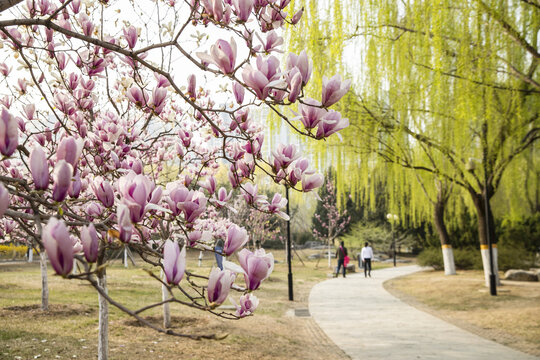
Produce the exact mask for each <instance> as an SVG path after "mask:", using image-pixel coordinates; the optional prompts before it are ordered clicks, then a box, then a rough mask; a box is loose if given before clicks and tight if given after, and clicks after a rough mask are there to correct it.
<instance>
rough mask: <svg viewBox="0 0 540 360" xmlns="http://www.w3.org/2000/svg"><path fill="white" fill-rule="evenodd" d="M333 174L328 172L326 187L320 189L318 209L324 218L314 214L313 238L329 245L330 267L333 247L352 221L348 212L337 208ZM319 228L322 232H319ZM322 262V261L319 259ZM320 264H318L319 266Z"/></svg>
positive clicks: (330, 265)
mask: <svg viewBox="0 0 540 360" xmlns="http://www.w3.org/2000/svg"><path fill="white" fill-rule="evenodd" d="M333 178H334V177H333V176H332V172H331V171H329V172H328V176H327V178H326V181H325V185H324V187H323V188H321V189H320V193H321V195H322V196H321V202H320V203H319V204H318V206H317V209H319V208H322V210H324V211H321V212H324V216H321V214H319V213H317V210H315V214H313V221H314V222H315V224H314V226H313V236H314V237H315V238H317V239H318V240H319V241H321V242H323V243H324V244H326V245H328V267H332V263H331V260H330V251H331V246H333V245H334V240H335V239H336V238H337V237H339V236H340V235H341V234H343V233H344V232H345V231H346V230H347V225H349V222H350V221H351V217H350V216H349V215H348V214H347V210H343V211H340V210H339V208H338V206H337V196H336V187H335V185H334V181H333ZM317 228H319V229H320V230H317ZM319 260H320V259H319ZM318 264H319V262H317V265H318Z"/></svg>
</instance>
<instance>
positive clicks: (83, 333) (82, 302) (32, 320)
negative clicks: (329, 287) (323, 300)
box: [0, 263, 348, 360]
mask: <svg viewBox="0 0 540 360" xmlns="http://www.w3.org/2000/svg"><path fill="white" fill-rule="evenodd" d="M196 270H197V271H200V272H202V273H204V272H208V271H209V270H210V266H209V265H206V266H203V267H202V268H198V269H196ZM286 271H287V270H286V266H285V264H284V263H278V264H276V268H275V271H274V273H273V274H272V276H271V277H270V278H269V279H267V280H266V281H265V282H264V283H263V286H262V289H261V290H260V291H257V292H256V293H255V295H256V296H257V297H259V299H260V304H259V309H258V310H257V312H256V315H255V316H252V317H249V318H246V319H242V320H239V321H231V320H225V319H222V318H217V317H215V316H213V315H211V314H209V313H206V312H198V311H196V310H193V309H190V308H186V307H183V306H179V305H176V304H173V305H172V306H171V313H172V325H173V328H174V329H175V330H177V331H179V332H183V333H186V334H217V335H218V336H224V339H223V340H219V341H216V340H199V341H197V340H191V339H186V338H178V337H172V336H168V335H163V334H160V333H157V332H156V331H154V330H152V329H148V328H145V327H142V326H141V325H139V323H138V322H137V321H136V320H135V321H134V320H133V319H132V318H130V317H128V316H127V315H125V314H123V313H121V312H120V311H118V310H116V309H111V315H110V323H109V331H110V337H109V342H110V347H109V348H110V359H119V360H121V359H130V360H131V359H162V358H163V359H205V360H210V359H231V360H232V359H235V360H238V359H313V360H319V359H320V360H323V359H324V360H326V359H337V360H340V359H348V357H347V356H346V355H345V354H344V353H343V352H342V351H341V350H340V349H339V348H338V347H336V346H335V345H334V344H333V343H332V342H331V340H329V339H328V337H327V336H326V335H325V334H324V333H323V332H322V331H321V330H320V329H319V327H318V326H317V325H316V323H315V322H314V321H313V319H311V318H309V317H307V318H304V317H295V316H291V313H294V309H304V308H307V298H308V295H309V290H310V289H311V287H312V286H313V285H314V284H316V283H317V282H319V281H321V280H322V279H325V278H326V277H327V273H328V272H329V270H328V269H326V268H325V267H320V268H319V269H317V270H314V263H313V264H312V263H307V264H306V266H305V267H303V266H301V264H295V266H294V291H295V301H293V302H289V301H288V297H287V273H286ZM108 274H109V275H108V282H109V286H110V289H111V290H110V293H111V294H112V296H114V297H116V298H117V299H120V300H122V301H123V302H124V303H127V304H128V305H131V307H132V308H137V307H139V306H140V304H142V303H148V302H152V301H159V297H160V292H159V286H156V284H155V283H154V282H153V281H152V280H151V279H149V277H148V275H147V274H145V273H144V272H143V271H142V270H141V269H133V268H130V269H128V270H126V269H124V268H122V267H121V266H120V265H119V264H118V265H115V266H113V267H111V268H110V269H109V270H108ZM49 282H50V292H51V295H50V303H51V306H50V310H49V311H47V312H42V311H41V310H40V309H39V301H40V295H39V294H40V287H39V286H40V277H39V267H38V266H37V264H33V265H27V264H22V265H21V264H11V265H0V359H34V358H39V359H68V358H69V359H75V358H77V359H94V358H96V351H97V332H98V321H97V309H98V307H97V295H96V294H95V292H94V290H93V289H92V288H91V287H90V286H88V285H87V284H85V283H82V282H80V281H74V280H71V281H68V280H63V279H61V278H60V277H58V276H53V274H52V271H49ZM131 285H136V286H135V287H132V286H131ZM137 285H140V286H137ZM227 305H230V304H227ZM146 318H147V319H149V320H151V321H153V322H156V323H160V322H161V321H162V320H161V319H162V318H161V314H160V310H159V309H155V310H152V311H149V312H148V314H147V316H146Z"/></svg>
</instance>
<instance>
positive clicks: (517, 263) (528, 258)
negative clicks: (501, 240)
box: [498, 244, 536, 271]
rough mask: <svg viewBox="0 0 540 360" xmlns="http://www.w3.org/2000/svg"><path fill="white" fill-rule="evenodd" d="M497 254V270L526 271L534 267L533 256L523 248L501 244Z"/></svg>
mask: <svg viewBox="0 0 540 360" xmlns="http://www.w3.org/2000/svg"><path fill="white" fill-rule="evenodd" d="M498 252H499V270H501V271H507V270H510V269H524V270H528V269H530V268H532V267H534V266H535V257H536V256H535V254H534V253H533V252H530V251H527V250H526V249H525V248H524V247H520V246H509V245H506V244H501V246H499V248H498Z"/></svg>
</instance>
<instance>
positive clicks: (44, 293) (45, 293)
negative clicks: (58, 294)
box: [39, 250, 49, 310]
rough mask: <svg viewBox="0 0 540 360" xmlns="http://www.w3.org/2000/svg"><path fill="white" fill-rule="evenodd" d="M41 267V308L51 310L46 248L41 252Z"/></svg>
mask: <svg viewBox="0 0 540 360" xmlns="http://www.w3.org/2000/svg"><path fill="white" fill-rule="evenodd" d="M39 265H40V267H41V310H49V284H48V281H47V255H46V254H45V250H41V251H40V252H39Z"/></svg>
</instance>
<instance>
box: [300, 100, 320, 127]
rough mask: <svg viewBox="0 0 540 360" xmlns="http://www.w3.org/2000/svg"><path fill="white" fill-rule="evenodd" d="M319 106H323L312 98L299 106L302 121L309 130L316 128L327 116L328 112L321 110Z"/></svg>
mask: <svg viewBox="0 0 540 360" xmlns="http://www.w3.org/2000/svg"><path fill="white" fill-rule="evenodd" d="M319 106H321V103H319V102H318V101H316V100H313V99H310V98H307V99H306V100H305V101H304V103H303V104H299V105H298V111H300V116H299V118H300V121H301V122H302V124H303V125H304V127H305V128H306V129H307V130H309V129H313V128H314V127H316V126H317V125H318V124H319V122H320V121H321V120H322V118H323V117H324V116H325V115H326V110H324V109H321V108H320V107H319Z"/></svg>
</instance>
